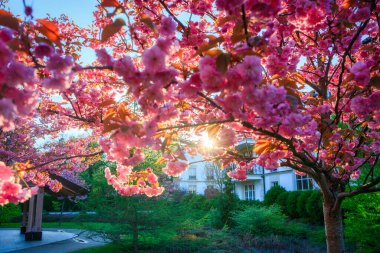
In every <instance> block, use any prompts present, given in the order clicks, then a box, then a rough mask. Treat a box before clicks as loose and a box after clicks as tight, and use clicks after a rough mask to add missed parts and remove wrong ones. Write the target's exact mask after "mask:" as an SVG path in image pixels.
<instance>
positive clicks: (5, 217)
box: [0, 204, 21, 223]
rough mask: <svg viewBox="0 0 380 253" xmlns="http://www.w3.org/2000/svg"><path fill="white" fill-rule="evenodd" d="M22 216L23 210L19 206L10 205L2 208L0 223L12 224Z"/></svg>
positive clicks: (0, 210)
mask: <svg viewBox="0 0 380 253" xmlns="http://www.w3.org/2000/svg"><path fill="white" fill-rule="evenodd" d="M20 216H21V209H20V207H19V206H18V205H14V204H8V205H5V206H0V223H6V222H12V221H14V220H15V219H16V218H18V217H20Z"/></svg>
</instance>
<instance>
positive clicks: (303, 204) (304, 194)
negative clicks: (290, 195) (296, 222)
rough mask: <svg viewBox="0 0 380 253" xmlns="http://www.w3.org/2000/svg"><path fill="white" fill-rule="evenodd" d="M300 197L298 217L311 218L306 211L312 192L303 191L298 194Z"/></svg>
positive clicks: (298, 200) (298, 199)
mask: <svg viewBox="0 0 380 253" xmlns="http://www.w3.org/2000/svg"><path fill="white" fill-rule="evenodd" d="M298 194H299V196H298V198H297V215H298V217H302V218H307V219H308V218H309V215H308V213H307V211H306V202H307V200H308V198H309V197H310V195H311V194H312V191H301V192H298Z"/></svg>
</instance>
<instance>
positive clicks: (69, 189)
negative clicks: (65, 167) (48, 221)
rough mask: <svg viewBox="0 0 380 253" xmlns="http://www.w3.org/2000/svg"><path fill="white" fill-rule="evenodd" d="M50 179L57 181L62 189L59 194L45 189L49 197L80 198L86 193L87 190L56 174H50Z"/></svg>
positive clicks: (47, 188)
mask: <svg viewBox="0 0 380 253" xmlns="http://www.w3.org/2000/svg"><path fill="white" fill-rule="evenodd" d="M50 178H51V179H55V180H58V181H59V182H60V183H61V184H62V189H61V190H60V191H59V192H53V191H51V190H50V189H49V187H45V191H46V192H47V193H49V194H51V195H54V196H57V197H69V196H81V195H86V194H87V193H88V189H86V188H84V187H83V186H80V185H78V184H76V183H74V182H71V181H70V180H67V179H66V178H64V177H61V176H58V175H56V174H50Z"/></svg>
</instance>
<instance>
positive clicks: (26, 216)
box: [20, 175, 88, 241]
mask: <svg viewBox="0 0 380 253" xmlns="http://www.w3.org/2000/svg"><path fill="white" fill-rule="evenodd" d="M50 177H51V178H52V179H56V180H58V181H59V182H61V184H62V189H61V190H60V191H59V192H57V193H55V192H52V191H51V190H50V189H49V188H48V187H45V188H39V189H38V194H37V195H34V196H32V197H31V198H30V199H29V201H28V202H25V203H24V207H23V215H22V223H21V228H20V233H21V234H25V241H40V240H42V211H43V202H44V192H48V193H49V194H51V195H54V196H57V197H61V198H62V197H63V198H67V197H70V196H71V197H75V196H81V195H86V194H87V193H88V190H87V189H86V188H84V187H83V186H80V185H78V184H76V183H74V182H71V181H70V180H67V179H66V178H64V177H61V176H58V175H50Z"/></svg>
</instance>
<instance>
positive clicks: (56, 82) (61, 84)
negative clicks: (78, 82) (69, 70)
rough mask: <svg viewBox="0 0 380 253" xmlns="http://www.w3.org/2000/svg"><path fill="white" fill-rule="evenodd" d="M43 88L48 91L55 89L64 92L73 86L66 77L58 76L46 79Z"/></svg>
mask: <svg viewBox="0 0 380 253" xmlns="http://www.w3.org/2000/svg"><path fill="white" fill-rule="evenodd" d="M43 86H44V87H45V88H47V89H55V90H60V91H64V90H66V89H68V88H70V86H71V81H70V79H69V77H68V76H66V75H58V76H56V77H52V78H46V79H45V80H44V82H43Z"/></svg>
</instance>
